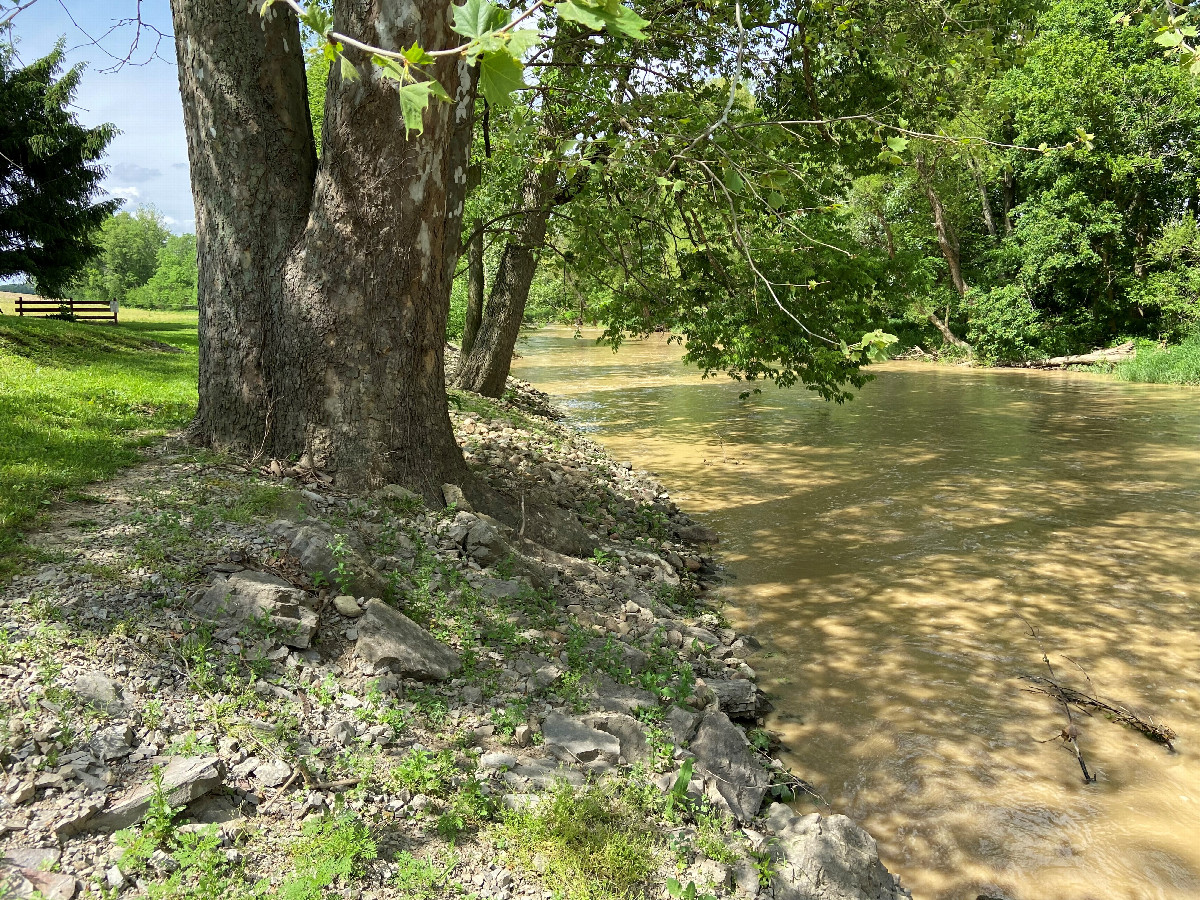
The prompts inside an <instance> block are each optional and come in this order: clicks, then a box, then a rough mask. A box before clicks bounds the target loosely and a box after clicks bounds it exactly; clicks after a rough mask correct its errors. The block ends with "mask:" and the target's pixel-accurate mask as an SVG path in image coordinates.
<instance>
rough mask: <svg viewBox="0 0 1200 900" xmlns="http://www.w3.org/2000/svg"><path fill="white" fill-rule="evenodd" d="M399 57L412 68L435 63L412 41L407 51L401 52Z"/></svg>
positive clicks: (432, 58)
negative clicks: (412, 66)
mask: <svg viewBox="0 0 1200 900" xmlns="http://www.w3.org/2000/svg"><path fill="white" fill-rule="evenodd" d="M400 55H401V56H403V57H404V58H405V59H406V60H407V61H408V62H410V63H411V64H412V65H414V66H425V65H428V64H429V63H431V62H436V60H435V59H434V57H432V56H430V55H429V54H428V53H426V52H425V50H424V49H422V48H421V47H420V46H419V45H418V44H417V42H416V41H413V45H412V46H411V47H409V48H408V49H407V50H403V51H401V54H400Z"/></svg>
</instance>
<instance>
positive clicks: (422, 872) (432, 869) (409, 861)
mask: <svg viewBox="0 0 1200 900" xmlns="http://www.w3.org/2000/svg"><path fill="white" fill-rule="evenodd" d="M394 861H395V864H396V880H395V885H396V890H398V891H399V892H400V897H401V900H436V898H439V897H444V896H445V895H446V888H447V887H449V882H450V874H451V873H452V872H453V871H454V867H455V866H456V865H458V857H457V856H456V855H454V853H452V852H451V853H448V854H447V857H446V859H445V860H443V861H442V863H441V864H440V865H435V864H434V863H432V862H429V861H427V860H424V859H418V858H417V857H415V856H413V855H412V854H411V853H409V852H408V851H406V850H402V851H401V852H399V853H397V854H396V856H395V859H394Z"/></svg>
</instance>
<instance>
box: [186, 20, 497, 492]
mask: <svg viewBox="0 0 1200 900" xmlns="http://www.w3.org/2000/svg"><path fill="white" fill-rule="evenodd" d="M171 6H172V12H173V17H174V25H175V43H176V52H177V57H178V63H179V84H180V91H181V93H182V95H183V103H184V123H185V127H186V131H187V137H188V155H189V159H190V164H191V175H192V191H193V197H194V200H195V204H196V236H197V242H198V247H199V266H200V273H199V279H200V280H199V294H200V404H199V409H198V412H197V416H196V420H195V423H194V426H193V432H194V435H195V436H196V437H197V438H198V439H199V440H200V441H202V442H203V443H205V444H207V445H209V446H212V447H215V448H218V449H223V450H229V451H232V452H237V453H242V454H248V455H251V456H268V457H277V458H295V459H301V458H304V457H307V459H308V460H309V461H310V462H311V464H312V465H314V466H315V467H318V468H321V469H323V470H326V471H328V472H330V473H332V474H334V475H335V477H336V479H337V481H338V483H339V484H342V485H345V486H346V487H348V488H354V489H363V488H371V487H377V486H379V485H382V484H385V483H389V482H398V483H402V484H406V485H408V486H410V487H412V488H414V489H416V490H418V491H420V492H421V493H422V494H424V495H425V496H427V497H430V498H437V497H440V487H441V485H442V483H444V482H446V481H454V480H458V479H459V478H460V477H461V476H462V475H463V474H464V473H465V465H464V463H463V459H462V455H461V453H460V451H459V449H458V446H457V444H456V443H455V440H454V435H453V431H452V429H451V426H450V419H449V413H448V409H447V402H446V394H445V386H444V380H443V379H444V373H443V348H444V339H445V326H446V315H447V312H448V309H449V297H450V285H451V279H452V277H453V273H454V267H455V263H456V260H457V256H458V252H459V246H458V244H459V239H460V238H459V236H460V227H461V223H460V220H461V216H462V200H463V196H464V191H465V187H466V168H467V160H468V156H467V154H468V149H469V143H470V130H471V120H472V114H473V103H474V86H473V84H472V81H471V72H470V69H469V68H468V67H467V66H466V65H465V64H464V63H462V62H461V61H460V60H457V59H450V58H448V59H445V60H442V61H440V62H439V63H438V64H437V65H436V66H435V67H434V72H433V74H434V76H435V77H437V78H438V79H439V80H440V81H441V83H442V85H443V86H444V87H445V88H446V89H447V90H448V91H449V92H450V94H451V96H452V97H454V102H453V103H436V102H435V103H433V104H432V105H431V107H430V110H429V112H428V113H427V114H426V116H425V131H424V133H423V134H421V135H416V134H415V133H414V134H413V136H412V137H411V138H407V137H406V136H405V133H404V128H403V124H402V121H403V120H402V118H401V113H400V105H399V99H398V96H397V94H396V92H395V90H394V88H392V87H389V85H388V83H386V82H384V81H383V80H382V79H381V78H379V76H378V75H377V74H376V72H375V71H374V70H373V68H372V67H371V66H370V64H369V61H368V60H367V59H366V58H365V56H364V55H362V54H356V53H355V52H354V51H347V52H348V55H349V57H350V59H351V60H352V61H353V62H354V63H355V64H356V67H357V68H358V71H359V73H360V74H361V76H362V78H361V80H360V81H352V80H348V79H343V78H342V77H341V75H340V72H339V71H338V67H337V66H334V67H332V68H333V70H332V72H331V74H330V80H329V85H328V99H327V102H326V107H325V121H324V128H323V139H324V144H323V153H322V156H321V160H320V163H319V164H318V162H317V158H316V153H315V150H314V145H313V137H312V128H311V123H310V121H309V113H308V101H307V91H306V87H305V76H304V62H303V55H302V47H301V43H300V34H299V30H298V27H297V24H296V20H295V17H294V16H292V15H291V14H290V13H289V12H287V11H286V10H285V9H284V8H283V6H282V4H279V5H276V6H275V7H273V8H272V9H271V10H270V11H269V12H268V14H267V16H266V17H265V18H263V17H260V16H259V12H258V10H259V4H257V3H244V2H238V3H230V0H172V4H171ZM449 14H450V4H449V3H422V2H418V0H339V2H338V3H337V6H336V12H335V28H336V29H337V30H339V31H342V32H344V33H347V34H353V35H355V36H357V37H359V38H361V39H362V40H364V41H366V42H369V43H372V44H377V45H379V46H382V47H385V48H395V49H399V48H402V47H407V46H409V45H410V44H412V42H413V41H414V40H415V41H418V42H419V43H420V44H421V45H422V46H424V47H445V46H450V45H451V42H452V41H454V40H455V35H454V34H452V33H451V31H450V28H449V21H448V19H449Z"/></svg>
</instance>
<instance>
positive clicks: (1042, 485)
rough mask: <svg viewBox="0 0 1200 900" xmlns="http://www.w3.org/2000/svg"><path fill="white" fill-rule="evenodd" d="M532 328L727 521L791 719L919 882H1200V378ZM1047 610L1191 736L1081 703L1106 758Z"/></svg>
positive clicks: (1098, 885) (808, 751)
mask: <svg viewBox="0 0 1200 900" xmlns="http://www.w3.org/2000/svg"><path fill="white" fill-rule="evenodd" d="M588 337H594V333H592V334H589V335H588ZM518 350H519V352H520V353H522V354H523V358H522V359H520V360H519V361H518V363H517V365H516V366H515V367H514V374H515V375H516V376H518V377H520V378H524V379H527V380H529V381H531V382H532V383H533V384H535V385H537V386H538V387H539V388H541V389H543V390H545V391H548V392H549V393H550V394H552V395H553V396H554V397H555V398H556V399H557V400H558V401H559V403H560V404H561V405H562V406H563V407H565V408H566V409H567V410H568V411H569V413H570V415H571V417H572V418H573V419H574V420H575V422H576V423H578V424H580V425H582V426H583V427H584V428H585V429H587V430H589V431H590V432H591V433H592V436H593V437H594V438H595V439H596V440H598V441H600V442H601V443H603V444H604V445H606V446H607V447H608V448H609V449H610V450H611V451H612V452H613V453H614V454H615V455H616V456H617V457H618V458H627V459H630V460H632V462H633V463H634V465H635V466H637V467H638V468H644V469H648V470H650V471H652V472H656V473H657V474H658V475H659V476H660V477H661V480H662V481H663V482H664V483H665V484H666V485H667V486H668V487H669V488H670V489H671V490H672V497H673V499H675V500H676V501H677V502H678V503H679V504H680V505H681V506H682V507H683V508H684V509H686V510H687V511H689V512H691V513H693V514H695V515H696V517H697V518H699V519H701V520H702V521H704V522H705V523H706V524H709V525H712V526H713V527H715V528H717V529H718V530H719V531H720V533H721V535H722V537H723V543H722V546H721V553H722V557H723V559H724V561H725V562H726V563H727V565H728V567H729V569H730V571H731V572H732V574H733V575H734V576H735V578H734V580H732V581H731V583H730V584H729V585H728V586H727V587H725V588H723V589H722V593H723V596H724V597H725V598H726V599H727V601H728V603H729V606H728V608H727V610H726V612H727V615H728V616H729V617H730V619H731V620H732V621H733V622H734V624H735V625H736V626H738V627H740V628H743V629H747V630H750V631H752V632H753V633H754V634H755V635H757V636H759V637H760V638H761V639H763V640H764V642H765V644H766V648H767V652H766V654H762V655H759V656H756V657H755V658H754V659H752V660H751V663H752V665H753V666H754V667H755V669H756V670H757V671H758V673H759V675H760V684H761V685H762V686H763V687H764V688H765V689H766V690H767V691H768V692H769V694H770V695H771V696H772V698H773V700H774V702H775V705H776V711H775V713H774V714H773V715H772V716H771V717H770V719H769V720H768V723H767V726H768V728H770V729H771V730H773V731H776V732H778V733H779V734H780V735H781V736H782V737H783V739H784V741H785V743H786V746H787V748H788V749H787V752H786V754H785V759H786V761H787V762H788V763H789V764H790V765H791V766H792V767H793V768H794V769H795V771H796V772H797V773H798V774H800V775H801V776H802V777H804V778H806V779H808V780H809V781H810V782H811V783H812V784H813V785H814V786H815V787H816V788H817V789H818V790H819V792H820V793H821V794H822V796H823V797H824V799H825V800H826V801H827V803H828V805H829V806H830V807H831V808H832V810H833V811H836V812H843V813H846V814H847V815H849V816H851V817H853V818H854V819H856V820H857V821H859V822H860V823H862V824H863V825H864V826H865V827H866V828H867V829H868V830H869V831H870V832H871V833H872V834H873V835H874V836H875V837H876V838H877V840H878V841H879V844H880V851H881V855H882V857H883V859H884V862H885V863H886V864H887V865H888V867H889V868H890V869H891V870H892V871H894V872H898V873H900V874H901V875H902V877H903V879H904V883H905V884H906V885H907V886H908V887H909V888H910V889H912V890H913V892H914V894H915V896H916V897H917V898H918V900H975V898H976V897H977V896H978V895H979V894H986V895H991V896H995V897H1001V898H1007V900H1041V898H1056V900H1092V898H1095V900H1115V898H1130V900H1134V898H1137V900H1142V898H1163V900H1184V898H1188V900H1195V898H1200V640H1198V630H1200V629H1198V627H1197V626H1198V625H1200V616H1198V612H1200V518H1198V513H1200V402H1198V401H1200V392H1196V391H1194V390H1188V389H1183V388H1170V387H1158V386H1136V385H1127V384H1120V383H1114V382H1111V381H1109V380H1106V379H1104V378H1103V377H1098V376H1089V375H1076V374H1064V373H1042V372H1028V371H1024V372H1023V371H981V372H980V371H967V370H962V369H949V368H937V367H932V366H927V365H923V364H919V363H913V364H904V363H893V364H888V365H886V366H882V367H879V368H878V369H877V370H876V371H877V374H878V378H877V379H876V380H875V381H874V382H872V383H871V384H869V385H867V386H866V387H865V388H864V389H862V390H861V391H860V392H859V396H858V397H856V398H855V400H854V401H853V402H851V403H848V404H846V405H844V406H838V405H834V404H827V403H824V402H822V401H821V400H820V399H819V398H817V397H816V396H815V395H812V394H811V393H809V392H807V391H804V390H800V389H792V390H789V391H781V390H778V389H776V388H774V387H772V386H766V387H764V389H763V393H762V394H761V395H759V396H757V397H755V398H753V399H751V400H749V401H740V400H739V399H738V394H739V392H740V391H741V390H743V389H744V388H745V385H744V384H740V383H736V382H732V381H730V380H728V379H711V380H708V381H704V380H702V379H701V378H700V377H699V375H698V374H697V373H696V371H695V370H694V369H689V368H687V367H685V366H683V365H682V364H681V363H680V362H679V361H678V360H679V356H680V350H679V347H678V346H676V345H671V346H668V345H667V344H666V343H665V341H663V340H662V339H650V340H646V341H638V342H632V343H629V344H626V345H625V346H623V347H622V349H621V351H620V352H619V353H618V354H613V352H612V351H611V350H610V349H608V348H605V347H598V346H596V345H595V344H594V342H593V341H592V340H589V339H587V338H584V339H576V338H574V337H573V332H572V331H571V330H570V329H553V328H552V329H543V330H540V331H538V332H535V333H533V334H531V335H529V336H527V337H526V338H525V339H524V340H523V342H522V344H521V346H520V347H519V348H518ZM1021 617H1023V618H1021ZM1027 623H1028V625H1031V626H1033V627H1035V628H1036V629H1037V630H1038V632H1039V634H1040V639H1041V644H1042V646H1044V648H1045V650H1046V652H1047V654H1048V656H1049V659H1050V663H1051V665H1052V666H1053V668H1054V671H1055V673H1056V675H1057V676H1058V677H1059V679H1060V680H1061V681H1064V682H1067V683H1069V684H1071V685H1072V686H1075V687H1077V688H1079V689H1088V684H1087V681H1086V679H1085V677H1084V674H1083V673H1084V672H1086V673H1087V676H1089V677H1090V679H1091V684H1092V688H1091V690H1093V691H1094V693H1095V694H1097V695H1099V696H1101V697H1103V698H1105V699H1109V700H1115V701H1118V702H1120V703H1121V704H1124V705H1126V706H1128V707H1129V708H1130V709H1132V710H1134V711H1136V712H1137V713H1139V714H1141V715H1142V716H1143V717H1146V718H1151V717H1152V718H1153V719H1154V720H1155V721H1158V722H1162V723H1164V724H1167V725H1169V726H1170V727H1172V728H1173V729H1174V730H1175V731H1176V732H1177V733H1178V740H1177V741H1176V748H1177V752H1176V753H1170V752H1168V751H1167V750H1166V749H1165V748H1163V747H1162V746H1160V745H1158V744H1155V743H1152V742H1151V741H1149V740H1148V739H1146V738H1144V737H1143V736H1141V735H1139V734H1137V733H1135V732H1133V731H1130V730H1128V729H1126V728H1124V727H1122V726H1121V725H1119V724H1116V723H1114V722H1111V721H1109V720H1107V719H1105V718H1103V717H1100V716H1097V717H1094V718H1088V717H1086V716H1083V715H1077V721H1078V727H1079V732H1080V735H1079V746H1080V748H1081V750H1082V751H1083V754H1084V757H1085V759H1086V761H1087V764H1088V766H1089V767H1090V768H1091V769H1093V770H1094V771H1096V772H1097V773H1098V775H1099V780H1098V782H1097V783H1096V784H1092V785H1085V784H1084V783H1083V779H1082V776H1081V773H1080V770H1079V767H1078V763H1077V761H1076V759H1075V757H1074V755H1073V753H1072V752H1071V751H1069V750H1068V749H1067V748H1066V747H1065V746H1064V745H1063V744H1062V742H1061V741H1055V740H1052V739H1053V738H1054V737H1055V735H1057V734H1059V733H1060V731H1061V729H1062V728H1063V726H1064V725H1065V724H1066V720H1065V716H1064V714H1063V711H1062V708H1061V707H1060V706H1056V705H1055V704H1054V703H1053V702H1052V701H1051V700H1050V699H1049V698H1047V697H1046V696H1044V695H1041V694H1035V693H1030V692H1029V691H1028V690H1027V688H1028V687H1029V686H1030V683H1029V682H1028V681H1027V680H1024V679H1023V678H1022V676H1027V675H1045V674H1047V672H1046V664H1045V663H1044V662H1043V661H1042V651H1041V650H1040V649H1039V645H1038V641H1036V640H1035V639H1034V638H1033V637H1031V636H1030V634H1029V628H1028V627H1027ZM1040 741H1048V742H1047V743H1039V742H1040ZM802 808H804V809H813V808H814V807H813V806H811V805H803V804H802Z"/></svg>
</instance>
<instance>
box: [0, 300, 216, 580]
mask: <svg viewBox="0 0 1200 900" xmlns="http://www.w3.org/2000/svg"><path fill="white" fill-rule="evenodd" d="M122 318H123V321H122V323H121V324H120V325H119V326H115V327H114V326H111V325H88V324H84V323H76V322H62V321H56V320H52V319H34V318H28V317H26V318H17V317H15V316H9V315H0V576H3V575H5V574H7V573H8V572H11V571H12V569H13V568H14V567H15V565H16V562H17V559H16V557H17V555H18V553H19V548H20V542H21V529H22V528H24V527H27V526H28V525H29V524H30V523H31V522H32V521H33V520H34V518H35V517H36V516H37V514H38V513H39V512H40V511H42V510H44V509H45V508H46V507H47V506H48V505H49V504H50V503H51V502H52V501H53V499H54V497H55V496H56V495H58V494H60V493H61V492H63V491H67V490H70V489H73V488H78V487H81V486H82V485H85V484H87V483H88V482H91V481H97V480H99V479H102V478H107V477H110V476H112V475H113V474H114V473H115V472H117V471H118V470H119V469H121V468H122V467H124V466H127V465H130V464H131V463H134V462H136V461H137V458H138V457H137V452H136V450H137V448H138V447H139V446H142V445H145V444H147V443H149V442H151V441H153V440H154V439H155V438H156V437H158V436H160V435H161V434H163V433H164V432H166V431H169V430H171V429H175V428H180V427H182V426H184V425H186V424H187V422H188V421H189V420H190V419H191V417H192V415H193V413H194V412H195V409H196V359H197V357H196V314H195V313H194V312H160V311H151V310H128V311H124V310H123V311H122ZM169 348H177V349H178V350H181V351H183V352H167V350H168V349H169Z"/></svg>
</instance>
